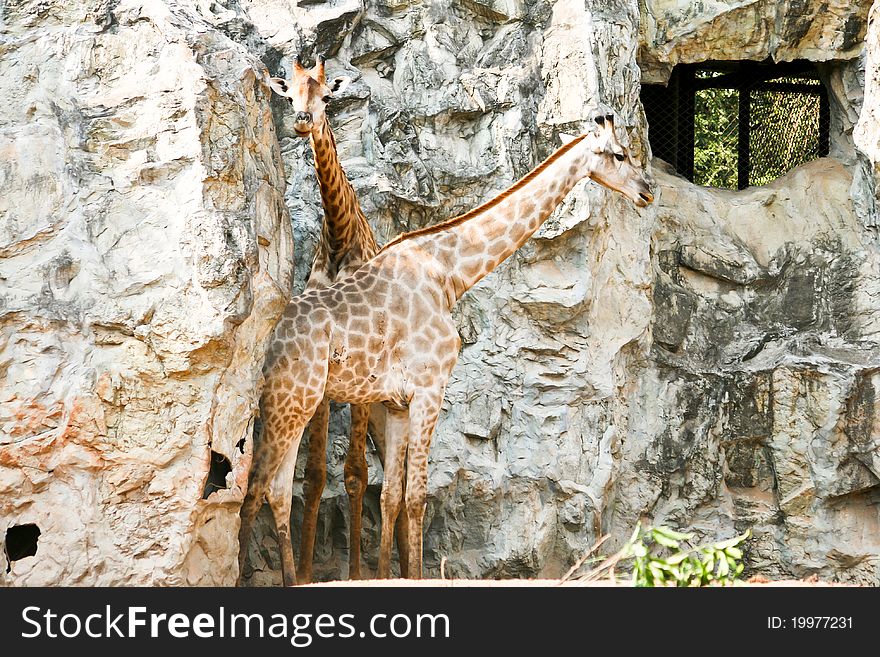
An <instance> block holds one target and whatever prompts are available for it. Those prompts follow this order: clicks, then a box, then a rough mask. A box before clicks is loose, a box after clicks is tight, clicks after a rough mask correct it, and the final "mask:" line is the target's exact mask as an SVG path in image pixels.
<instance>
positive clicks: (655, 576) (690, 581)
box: [620, 524, 751, 586]
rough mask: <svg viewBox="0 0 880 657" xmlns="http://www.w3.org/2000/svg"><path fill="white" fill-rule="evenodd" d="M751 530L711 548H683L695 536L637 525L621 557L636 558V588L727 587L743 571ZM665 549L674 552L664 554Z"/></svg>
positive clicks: (634, 574) (714, 544) (712, 545)
mask: <svg viewBox="0 0 880 657" xmlns="http://www.w3.org/2000/svg"><path fill="white" fill-rule="evenodd" d="M750 535H751V532H750V531H746V532H745V533H744V534H740V535H739V536H734V537H733V538H730V539H727V540H724V541H719V542H718V543H713V544H711V545H706V546H700V547H693V548H687V549H681V548H680V546H681V544H682V543H683V542H685V541H690V540H691V539H692V538H693V534H683V533H681V532H676V531H673V530H671V529H669V528H668V527H649V528H648V529H644V530H643V529H642V526H641V524H639V525H637V526H636V529H635V531H634V532H633V535H632V538H630V540H629V542H628V543H627V544H626V545H625V546H624V547H623V549H622V550H621V552H620V555H621V557H622V558H624V559H632V560H633V564H632V582H633V585H634V586H667V585H674V586H717V585H720V586H727V585H730V584H732V583H733V582H734V581H735V580H736V579H737V578H738V577H739V576H740V575H741V574H742V572H743V568H744V566H743V563H742V556H743V553H742V550H741V549H740V548H739V547H738V546H739V545H741V544H742V543H743V542H745V541H746V539H748V538H749V536H750ZM661 548H665V549H666V550H669V551H673V552H672V553H671V554H669V555H668V556H663V555H662V554H660V553H661V552H662V550H661Z"/></svg>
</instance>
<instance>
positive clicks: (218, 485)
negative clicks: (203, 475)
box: [202, 450, 232, 500]
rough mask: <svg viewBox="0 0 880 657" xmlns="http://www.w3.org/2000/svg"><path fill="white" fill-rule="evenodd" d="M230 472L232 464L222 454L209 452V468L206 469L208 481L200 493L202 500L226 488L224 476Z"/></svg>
mask: <svg viewBox="0 0 880 657" xmlns="http://www.w3.org/2000/svg"><path fill="white" fill-rule="evenodd" d="M230 472H232V464H231V463H230V462H229V459H228V458H226V457H225V456H224V455H223V454H220V453H219V452H215V451H214V450H211V467H210V468H209V469H208V480H207V481H206V482H205V489H204V491H202V499H203V500H206V499H208V497H209V496H210V495H211V494H212V493H216V492H217V491H218V490H223V489H224V488H227V486H226V475H228V474H229V473H230Z"/></svg>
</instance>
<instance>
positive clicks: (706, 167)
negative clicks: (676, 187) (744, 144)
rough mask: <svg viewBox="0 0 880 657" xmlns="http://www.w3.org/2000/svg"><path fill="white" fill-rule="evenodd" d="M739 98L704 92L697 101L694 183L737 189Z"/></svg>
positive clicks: (723, 92)
mask: <svg viewBox="0 0 880 657" xmlns="http://www.w3.org/2000/svg"><path fill="white" fill-rule="evenodd" d="M738 97H739V94H738V92H737V91H736V89H703V90H701V91H698V92H697V94H696V97H695V98H694V182H695V183H696V184H698V185H705V186H707V187H727V188H729V189H736V163H737V149H736V146H737V141H738V126H739V120H738V112H739V100H738Z"/></svg>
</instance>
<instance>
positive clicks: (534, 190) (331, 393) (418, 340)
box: [242, 115, 653, 578]
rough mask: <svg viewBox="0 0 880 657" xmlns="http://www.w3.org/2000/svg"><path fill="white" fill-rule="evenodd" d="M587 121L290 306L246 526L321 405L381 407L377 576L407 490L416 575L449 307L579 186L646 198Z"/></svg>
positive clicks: (281, 478) (627, 160)
mask: <svg viewBox="0 0 880 657" xmlns="http://www.w3.org/2000/svg"><path fill="white" fill-rule="evenodd" d="M596 120H597V122H598V123H599V128H598V131H597V132H595V133H587V134H584V135H581V136H579V137H576V138H574V139H573V140H572V141H570V142H569V143H568V144H566V145H564V146H562V147H561V148H560V149H558V150H557V151H556V152H555V153H553V155H551V156H550V157H549V158H548V159H547V160H545V161H544V162H543V163H542V164H540V165H539V166H538V167H537V168H535V169H534V170H532V171H531V172H530V173H529V174H527V175H526V176H525V177H524V178H522V179H521V180H520V181H519V182H517V183H516V184H514V185H513V186H512V187H510V188H509V189H508V190H507V191H505V192H503V193H501V194H500V195H498V196H497V197H495V198H494V199H492V200H491V201H488V202H486V203H484V204H483V205H481V206H479V207H477V208H476V209H474V210H472V211H470V212H468V213H466V214H463V215H461V216H459V217H456V218H454V219H450V220H448V221H446V222H443V223H441V224H438V225H436V226H431V227H429V228H423V229H421V230H417V231H413V232H411V233H407V234H405V235H402V236H400V237H398V238H397V239H395V240H393V241H392V242H391V243H389V244H388V245H387V246H386V247H385V248H383V249H382V250H381V251H380V252H379V253H378V254H377V255H376V257H374V258H373V259H372V260H370V261H369V262H368V263H366V264H365V265H364V266H363V267H361V268H360V269H359V270H358V271H357V272H355V273H354V274H353V275H352V276H349V277H348V278H346V279H344V280H341V281H339V282H337V283H335V284H334V285H332V286H330V287H329V288H325V289H321V290H312V291H309V292H306V293H304V294H302V295H301V296H299V297H297V298H296V299H294V300H293V301H292V302H291V306H290V308H291V310H292V312H289V313H286V314H285V317H284V318H283V319H282V320H281V330H282V331H284V332H285V334H289V335H291V336H293V337H294V339H293V340H291V341H289V342H288V343H287V345H286V349H285V350H284V351H281V352H276V353H273V354H272V355H271V357H270V358H271V362H270V363H269V364H268V367H269V371H270V372H271V371H276V370H280V371H284V372H285V373H286V376H285V377H272V376H270V377H269V378H268V379H267V386H266V392H265V397H266V398H267V399H268V400H269V401H270V408H271V412H267V413H266V414H265V416H264V422H265V425H266V428H267V433H266V437H267V438H269V437H271V440H273V441H275V444H273V445H272V447H271V454H272V456H273V458H272V459H261V460H259V461H256V460H255V462H256V468H255V471H254V473H253V474H252V477H251V490H249V491H248V499H246V500H245V503H244V505H243V507H242V524H243V525H244V524H247V523H250V522H251V521H252V517H253V514H255V513H256V505H255V504H254V502H253V499H254V498H257V499H260V498H261V497H262V494H263V491H266V490H269V491H272V493H271V494H272V495H283V494H284V490H285V487H286V491H287V494H288V496H289V491H290V486H291V470H292V467H293V463H294V461H295V460H296V451H297V448H298V447H299V441H300V438H301V435H302V431H303V428H304V427H305V425H306V423H307V422H308V421H309V418H310V417H311V416H312V414H313V413H314V412H315V409H316V408H317V407H318V405H319V404H320V402H321V400H322V399H323V397H324V396H327V397H330V398H331V399H335V400H338V401H347V402H350V403H356V404H367V403H371V402H377V401H381V402H383V403H384V404H385V406H386V408H387V409H388V413H387V420H386V425H385V481H384V483H383V486H382V495H381V511H382V538H381V546H380V553H379V572H378V574H379V576H380V577H388V576H389V575H390V559H391V541H392V538H393V533H394V524H395V521H396V519H397V516H398V514H399V512H400V510H401V506H403V505H404V491H405V495H406V499H405V507H406V511H407V515H408V520H409V527H408V536H407V538H408V544H409V548H408V551H409V569H408V575H409V576H410V577H415V578H418V577H421V570H422V524H423V517H424V511H425V498H426V494H427V479H428V477H427V464H428V451H429V448H430V443H431V436H432V434H433V431H434V426H435V424H436V422H437V417H438V414H439V411H440V405H441V402H442V400H443V394H444V392H445V389H446V383H447V381H448V379H449V375H450V373H451V372H452V368H453V366H454V365H455V362H456V360H457V359H458V351H459V347H460V344H461V341H460V339H459V336H458V332H457V331H456V328H455V324H454V323H453V321H452V314H451V312H452V308H453V306H454V305H455V303H456V302H457V301H458V299H459V298H460V297H461V295H462V294H464V293H465V292H466V291H467V290H468V289H470V288H471V287H472V286H473V285H475V284H476V283H477V282H478V281H479V280H481V279H482V278H483V277H484V276H486V275H487V274H488V273H489V272H491V271H492V270H493V269H495V268H496V267H497V266H498V265H499V264H500V263H501V262H502V261H504V260H505V259H506V258H507V257H509V256H510V255H511V254H512V253H514V252H515V251H516V250H517V249H518V248H519V247H520V246H522V245H523V244H524V243H525V241H526V240H527V239H528V238H529V237H530V236H531V235H532V234H533V233H534V232H535V231H536V230H537V229H538V228H539V227H540V226H541V224H542V223H543V222H544V221H545V220H546V219H547V217H549V216H550V214H551V212H552V211H553V210H554V208H556V206H557V205H559V203H561V202H562V199H563V198H564V197H565V195H566V194H567V193H568V192H569V191H570V190H571V188H572V187H574V185H575V183H577V182H578V181H579V180H581V179H583V178H585V177H590V178H592V179H593V180H595V181H596V182H598V183H600V184H602V185H604V186H605V187H608V188H610V189H614V190H617V191H620V192H622V193H623V194H625V195H626V196H628V197H629V198H630V199H632V200H633V202H634V203H635V204H636V205H638V206H640V207H642V206H645V205H647V204H648V203H650V202H651V201H652V200H653V195H652V194H651V192H650V188H649V187H648V183H647V182H646V180H645V178H644V174H643V172H642V170H641V168H640V167H639V166H637V164H636V163H635V162H634V160H633V159H632V157H631V156H630V155H629V154H628V153H627V152H626V151H625V149H624V148H623V147H622V146H621V144H620V142H619V141H618V140H617V138H616V136H615V135H614V124H613V118H612V117H611V116H610V115H608V116H604V117H597V119H596ZM264 441H265V439H264ZM404 475H405V476H406V482H405V485H404ZM290 558H291V559H292V556H290Z"/></svg>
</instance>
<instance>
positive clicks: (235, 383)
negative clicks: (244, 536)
mask: <svg viewBox="0 0 880 657" xmlns="http://www.w3.org/2000/svg"><path fill="white" fill-rule="evenodd" d="M0 21H2V22H0V25H2V32H0V52H2V56H0V152H2V154H3V157H2V164H0V376H2V378H0V540H4V543H5V545H4V548H5V550H4V551H5V555H4V559H3V561H2V567H0V583H2V584H21V585H24V584H27V585H51V584H68V585H69V584H79V585H108V584H114V585H119V584H129V585H132V584H218V585H219V584H224V585H229V584H233V583H234V582H235V568H233V567H232V564H234V563H235V559H236V555H237V552H238V545H237V540H236V532H237V527H238V517H237V513H238V508H239V505H240V504H241V500H242V498H243V490H242V489H243V487H244V486H246V482H247V471H248V467H249V465H250V463H249V462H250V456H249V455H250V452H249V451H248V452H247V455H243V454H242V451H241V450H240V449H238V448H237V446H238V443H239V441H241V440H247V439H249V438H250V433H251V425H252V417H253V415H254V411H255V408H256V401H257V387H258V386H257V384H258V377H259V372H260V367H261V364H262V357H263V353H264V351H265V346H266V341H267V339H268V335H269V332H270V331H271V329H272V327H273V326H274V323H275V321H276V320H277V318H278V317H279V316H280V313H281V311H282V309H283V307H284V304H285V303H286V299H287V298H288V296H289V288H290V280H291V269H292V267H291V259H292V257H293V249H292V245H293V243H292V235H291V228H290V220H289V215H288V211H287V209H286V207H285V205H284V202H283V197H284V189H285V184H286V183H285V175H284V171H283V169H282V167H281V164H280V158H279V156H278V146H277V139H276V137H275V132H274V127H273V122H272V118H271V113H270V111H269V105H268V103H267V91H266V90H264V89H263V88H261V86H260V85H259V84H256V82H255V80H256V78H255V75H257V74H258V72H259V71H260V70H261V66H262V65H261V63H260V61H259V60H258V59H256V58H255V57H254V56H252V55H251V54H249V53H248V52H247V51H246V50H245V49H244V48H242V47H241V46H239V45H237V44H236V43H235V42H233V41H231V40H230V39H229V38H228V37H226V36H225V35H222V34H220V33H218V32H217V31H216V30H214V29H213V27H212V26H211V24H210V23H209V22H207V21H206V20H204V19H203V18H202V16H200V14H199V13H198V12H197V11H196V10H195V9H194V8H193V7H189V6H187V5H185V4H184V3H167V4H165V3H161V2H138V1H137V0H131V1H129V0H123V1H121V2H108V1H106V0H91V1H89V2H75V3H73V2H64V1H61V0H58V1H52V2H45V1H42V2H36V1H33V2H29V1H24V2H6V3H0ZM212 464H213V467H212ZM230 470H231V472H230ZM29 525H36V527H37V529H38V530H39V536H38V537H37V544H36V554H35V555H33V556H25V557H23V558H16V557H17V556H22V555H23V554H24V553H26V552H28V546H27V545H22V540H23V536H24V539H27V538H28V531H30V532H31V534H32V533H33V531H34V530H33V528H31V529H30V530H28V529H25V530H21V529H19V528H21V527H25V528H27V527H28V526H29ZM22 531H24V534H22ZM31 547H32V546H31Z"/></svg>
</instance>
